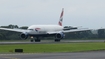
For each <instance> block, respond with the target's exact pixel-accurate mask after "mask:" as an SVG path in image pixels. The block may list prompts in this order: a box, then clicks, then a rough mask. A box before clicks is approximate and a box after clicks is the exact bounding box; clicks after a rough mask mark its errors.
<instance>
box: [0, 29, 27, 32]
mask: <svg viewBox="0 0 105 59" xmlns="http://www.w3.org/2000/svg"><path fill="white" fill-rule="evenodd" d="M0 30H7V31H13V32H26V31H27V30H24V29H8V28H0Z"/></svg>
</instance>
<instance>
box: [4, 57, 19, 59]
mask: <svg viewBox="0 0 105 59" xmlns="http://www.w3.org/2000/svg"><path fill="white" fill-rule="evenodd" d="M3 58H6V59H19V58H15V57H3Z"/></svg>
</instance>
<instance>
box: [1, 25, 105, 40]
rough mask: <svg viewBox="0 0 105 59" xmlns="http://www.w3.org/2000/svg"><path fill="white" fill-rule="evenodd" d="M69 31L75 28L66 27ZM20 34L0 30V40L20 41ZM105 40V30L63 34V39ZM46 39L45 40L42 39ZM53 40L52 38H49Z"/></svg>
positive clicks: (9, 26) (14, 26) (25, 27)
mask: <svg viewBox="0 0 105 59" xmlns="http://www.w3.org/2000/svg"><path fill="white" fill-rule="evenodd" d="M1 28H11V29H14V28H18V29H27V28H28V27H27V26H22V27H19V26H17V25H11V24H10V25H8V26H1ZM65 28H68V29H69V30H73V29H77V28H76V27H67V26H65ZM20 34H21V33H17V32H12V31H5V30H0V40H11V39H14V40H21V38H20ZM104 38H105V29H98V30H94V31H92V30H88V31H81V32H72V33H67V34H65V39H104ZM44 39H47V38H44ZM50 39H54V38H50Z"/></svg>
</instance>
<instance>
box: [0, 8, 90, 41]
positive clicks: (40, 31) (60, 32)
mask: <svg viewBox="0 0 105 59" xmlns="http://www.w3.org/2000/svg"><path fill="white" fill-rule="evenodd" d="M63 13H64V8H62V12H61V15H60V20H59V22H58V25H31V26H29V27H28V29H27V30H24V29H8V28H0V30H7V31H14V32H20V33H21V34H20V37H21V38H22V39H27V38H28V37H33V38H34V39H31V40H30V41H31V42H40V41H41V39H40V37H49V36H54V37H55V42H60V40H61V39H63V38H64V37H65V33H70V32H78V31H87V30H89V29H74V30H64V27H63V26H62V22H63Z"/></svg>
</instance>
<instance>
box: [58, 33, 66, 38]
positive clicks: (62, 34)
mask: <svg viewBox="0 0 105 59" xmlns="http://www.w3.org/2000/svg"><path fill="white" fill-rule="evenodd" d="M64 37H65V34H64V33H62V32H61V33H57V34H56V38H57V39H62V38H64Z"/></svg>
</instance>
